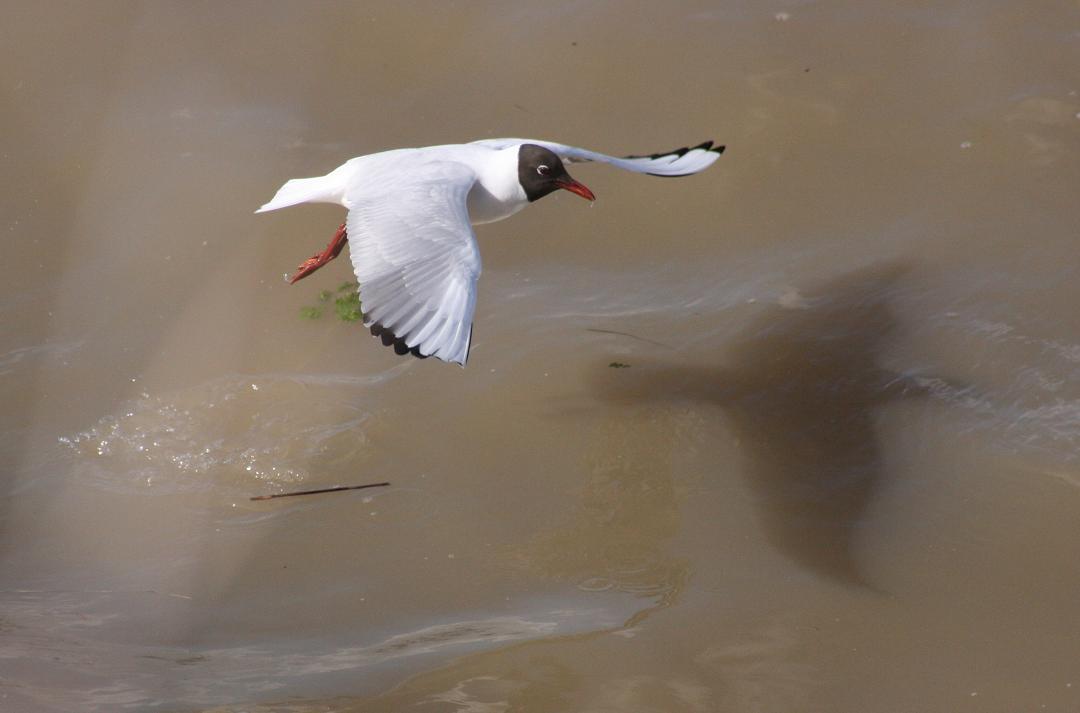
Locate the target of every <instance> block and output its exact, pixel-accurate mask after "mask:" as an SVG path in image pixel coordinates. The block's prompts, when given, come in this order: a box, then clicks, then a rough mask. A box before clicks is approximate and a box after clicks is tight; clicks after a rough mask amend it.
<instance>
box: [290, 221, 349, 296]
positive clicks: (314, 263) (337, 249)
mask: <svg viewBox="0 0 1080 713" xmlns="http://www.w3.org/2000/svg"><path fill="white" fill-rule="evenodd" d="M348 239H349V236H348V235H347V234H346V233H345V224H344V223H342V224H341V226H340V227H339V228H338V229H337V232H336V233H334V237H332V238H330V243H329V244H328V245H327V246H326V249H325V250H323V251H322V252H321V253H315V254H314V255H312V256H311V257H309V258H308V259H307V260H304V262H302V263H300V266H299V267H297V268H296V272H295V273H293V276H292V277H290V278H289V284H290V285H291V284H293V283H294V282H296V281H297V280H301V279H303V278H305V277H307V276H308V275H310V274H311V273H313V272H315V271H316V270H318V269H319V268H320V267H322V266H323V265H325V264H326V263H328V262H330V261H331V260H333V259H334V258H336V257H337V256H338V255H340V254H341V249H342V248H344V247H345V242H346V241H347V240H348Z"/></svg>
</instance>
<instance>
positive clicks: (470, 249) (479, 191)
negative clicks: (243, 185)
mask: <svg viewBox="0 0 1080 713" xmlns="http://www.w3.org/2000/svg"><path fill="white" fill-rule="evenodd" d="M723 152H724V147H723V146H714V145H713V142H711V141H706V142H705V143H703V144H699V145H697V146H694V147H692V148H681V149H676V150H674V151H667V152H664V153H655V154H649V155H642V156H625V157H621V158H619V157H615V156H608V155H606V154H602V153H597V152H595V151H588V150H586V149H580V148H575V147H573V146H565V145H563V144H557V143H553V142H550V141H534V140H531V139H484V140H482V141H474V142H472V143H469V144H448V145H445V146H428V147H424V148H411V149H397V150H393V151H383V152H381V153H374V154H369V155H367V156H360V157H358V158H354V159H351V160H349V161H347V162H345V163H344V164H343V165H342V166H340V167H338V168H336V169H334V170H333V171H331V172H330V173H328V174H326V175H325V176H319V177H316V178H294V179H293V180H291V181H288V182H287V183H286V184H285V185H284V186H282V187H281V188H280V189H279V190H278V192H277V194H276V195H275V196H274V197H273V199H271V200H270V202H269V203H266V204H265V205H263V206H262V207H261V208H259V209H258V210H257V211H255V212H256V213H263V212H266V211H271V210H277V209H278V208H286V207H288V206H292V205H297V204H300V203H337V204H339V205H342V206H344V207H345V208H346V209H347V210H348V216H347V218H346V220H345V222H344V223H343V224H342V225H341V226H340V227H339V228H338V229H337V232H336V233H334V237H333V238H331V240H330V243H329V244H328V245H327V246H326V249H325V250H323V251H322V252H321V253H317V254H315V255H313V256H312V257H310V258H308V259H307V260H306V261H304V262H303V263H302V264H301V265H300V266H299V268H297V271H296V272H295V273H294V274H293V275H292V277H291V278H290V279H289V282H290V283H294V282H296V281H297V280H300V279H303V278H304V277H307V276H308V275H310V274H311V273H313V272H315V271H316V270H318V269H319V268H320V267H322V266H323V265H325V264H326V263H328V262H330V261H331V260H333V259H334V258H335V257H337V256H338V254H340V253H341V250H342V248H344V247H345V243H346V242H348V243H349V244H350V248H349V253H350V257H351V258H352V264H353V269H354V271H355V273H356V279H357V280H358V281H359V282H360V301H361V305H362V306H363V315H364V326H366V327H368V328H370V330H371V333H372V334H373V335H374V336H376V337H378V338H380V339H381V340H382V343H383V344H385V345H386V346H392V347H393V348H394V350H395V352H397V353H398V354H409V353H411V354H413V355H414V356H418V357H421V358H424V357H429V356H433V357H436V358H438V359H441V360H443V361H447V362H453V363H456V364H460V365H462V366H464V365H465V362H466V360H467V359H468V357H469V345H470V343H471V342H472V321H473V312H474V311H475V309H476V281H477V279H478V278H479V277H480V250H479V248H478V247H477V244H476V234H475V233H474V232H473V229H472V226H473V225H479V224H482V223H494V222H495V221H498V220H503V219H504V218H509V217H510V216H511V215H513V214H514V213H517V212H518V211H519V210H521V209H522V208H524V207H525V206H527V205H528V204H530V203H533V202H535V201H538V200H540V199H541V198H543V197H544V196H546V195H548V194H549V193H552V192H554V191H557V190H560V189H561V190H565V191H570V192H571V193H574V194H576V195H579V196H581V197H582V198H584V199H586V200H588V201H593V200H596V196H594V195H593V192H592V191H590V190H589V189H588V188H586V187H585V186H584V185H583V184H581V183H579V182H578V181H576V180H574V179H573V178H571V177H570V174H569V173H567V172H566V164H570V163H583V162H588V161H595V162H598V163H606V164H608V165H610V166H615V167H616V168H621V169H624V170H626V171H633V172H635V173H645V174H649V175H651V176H688V175H690V174H694V173H698V172H700V171H704V170H705V169H706V168H708V167H709V166H711V165H712V163H713V162H714V161H716V159H717V158H719V157H720V154H722V153H723Z"/></svg>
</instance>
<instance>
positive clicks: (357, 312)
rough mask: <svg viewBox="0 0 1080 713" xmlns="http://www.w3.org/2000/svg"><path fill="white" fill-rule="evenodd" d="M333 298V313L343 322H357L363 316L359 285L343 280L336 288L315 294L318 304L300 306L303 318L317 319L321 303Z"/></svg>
mask: <svg viewBox="0 0 1080 713" xmlns="http://www.w3.org/2000/svg"><path fill="white" fill-rule="evenodd" d="M331 298H333V300H334V314H336V315H337V317H338V319H340V320H341V321H343V322H357V321H359V320H361V319H363V318H364V313H363V311H362V310H361V309H360V287H359V285H357V284H356V283H355V282H343V283H341V284H340V285H339V286H338V288H337V289H336V290H322V291H320V292H319V294H318V296H317V298H316V299H317V300H318V302H319V303H318V304H314V305H311V306H309V307H301V308H300V316H301V317H302V318H303V319H318V318H319V317H322V314H323V303H326V302H329V301H330V299H331Z"/></svg>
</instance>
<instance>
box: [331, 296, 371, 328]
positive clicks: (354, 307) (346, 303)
mask: <svg viewBox="0 0 1080 713" xmlns="http://www.w3.org/2000/svg"><path fill="white" fill-rule="evenodd" d="M334 311H335V312H336V313H337V316H338V319H340V320H342V321H344V322H355V321H357V320H359V319H360V318H362V317H363V316H364V313H363V312H361V311H360V293H359V291H353V292H347V293H345V294H343V295H341V296H340V297H338V298H337V299H336V300H334Z"/></svg>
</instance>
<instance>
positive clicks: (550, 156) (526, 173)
mask: <svg viewBox="0 0 1080 713" xmlns="http://www.w3.org/2000/svg"><path fill="white" fill-rule="evenodd" d="M518 182H519V183H520V184H521V187H522V188H523V189H524V190H525V196H526V197H527V198H528V199H529V202H530V203H533V202H535V201H538V200H540V199H541V198H543V197H544V196H546V195H547V194H548V193H552V192H553V191H557V190H559V189H560V188H561V189H563V190H566V191H570V192H571V193H576V194H577V195H579V196H581V197H582V198H584V199H586V200H590V201H594V200H596V196H594V195H593V192H592V191H590V190H589V189H588V188H586V187H585V186H583V185H582V184H580V183H578V182H577V181H575V180H574V179H573V178H570V174H569V173H567V172H566V168H565V167H564V166H563V162H562V160H561V159H560V158H559V157H558V156H556V155H555V153H554V152H552V151H550V150H549V149H546V148H544V147H543V146H537V145H536V144H522V145H521V147H520V148H519V149H518Z"/></svg>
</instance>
